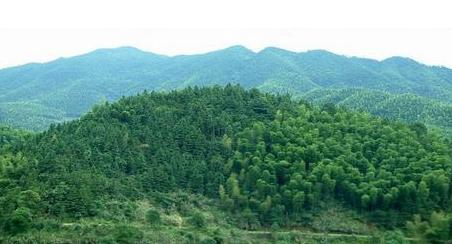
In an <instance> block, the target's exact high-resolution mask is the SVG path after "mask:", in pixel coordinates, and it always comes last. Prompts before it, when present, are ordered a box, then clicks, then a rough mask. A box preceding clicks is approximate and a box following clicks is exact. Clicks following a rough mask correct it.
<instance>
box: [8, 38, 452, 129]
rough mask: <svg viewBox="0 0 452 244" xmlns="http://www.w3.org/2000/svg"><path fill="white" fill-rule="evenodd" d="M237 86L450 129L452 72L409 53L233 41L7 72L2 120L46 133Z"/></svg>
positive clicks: (111, 53)
mask: <svg viewBox="0 0 452 244" xmlns="http://www.w3.org/2000/svg"><path fill="white" fill-rule="evenodd" d="M228 83H237V84H240V85H242V86H243V87H245V88H252V87H256V88H259V89H261V90H263V91H269V92H273V93H290V94H292V95H294V96H295V97H297V98H306V99H308V100H310V101H313V102H318V103H325V102H332V103H336V104H339V105H344V106H346V107H350V108H353V109H359V110H365V111H368V112H371V113H373V114H376V115H380V116H383V117H388V118H391V119H402V120H405V121H408V122H423V123H426V124H427V125H428V126H430V127H435V128H439V129H440V130H441V131H443V132H446V133H448V131H449V130H450V127H451V125H452V121H451V120H452V70H450V69H448V68H445V67H434V66H426V65H423V64H420V63H418V62H416V61H414V60H411V59H409V58H402V57H392V58H388V59H385V60H383V61H376V60H371V59H364V58H357V57H346V56H341V55H336V54H334V53H330V52H328V51H323V50H315V51H307V52H302V53H295V52H291V51H287V50H283V49H279V48H273V47H270V48H266V49H264V50H262V51H260V52H257V53H256V52H253V51H251V50H249V49H247V48H245V47H242V46H233V47H229V48H226V49H223V50H218V51H214V52H210V53H206V54H199V55H180V56H174V57H169V56H165V55H158V54H154V53H149V52H144V51H141V50H139V49H136V48H133V47H121V48H115V49H99V50H96V51H93V52H90V53H87V54H84V55H80V56H75V57H71V58H61V59H57V60H55V61H52V62H49V63H44V64H27V65H23V66H18V67H13V68H7V69H2V70H0V94H1V95H0V122H2V123H6V124H10V125H13V126H16V127H20V128H27V129H33V130H43V129H45V128H47V127H48V126H49V124H50V123H55V122H61V121H65V120H70V119H74V118H78V117H79V116H80V115H82V114H83V113H85V112H87V111H88V110H89V109H90V108H91V107H92V106H93V105H94V104H98V103H100V102H102V101H107V100H108V101H111V100H116V99H118V98H120V97H121V96H126V95H131V94H136V93H138V92H140V91H143V90H145V89H146V90H163V91H169V90H172V89H181V88H184V87H187V86H195V85H196V86H210V85H225V84H228Z"/></svg>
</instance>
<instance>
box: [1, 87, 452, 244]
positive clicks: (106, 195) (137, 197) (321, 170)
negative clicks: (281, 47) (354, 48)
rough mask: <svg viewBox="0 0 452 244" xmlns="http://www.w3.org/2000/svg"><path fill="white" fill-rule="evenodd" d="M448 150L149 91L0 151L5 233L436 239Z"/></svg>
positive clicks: (415, 136) (449, 196) (249, 99)
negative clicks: (377, 232)
mask: <svg viewBox="0 0 452 244" xmlns="http://www.w3.org/2000/svg"><path fill="white" fill-rule="evenodd" d="M451 148H452V147H451V145H450V142H448V141H447V140H445V139H444V138H443V137H441V136H440V135H438V134H436V133H431V132H428V131H427V129H426V128H425V126H423V125H422V124H412V125H407V124H404V123H400V122H390V121H387V120H383V119H379V118H377V117H373V116H371V115H369V114H367V113H359V112H350V111H348V110H346V109H342V108H338V107H335V106H333V105H331V104H329V105H325V106H323V107H312V106H310V105H309V104H306V103H303V102H296V101H294V100H292V99H290V97H289V96H280V95H278V96H275V95H269V94H264V93H261V92H259V91H258V90H256V89H252V90H248V91H247V90H244V89H243V88H240V87H238V86H231V85H228V86H226V87H225V88H221V87H213V88H197V87H195V88H187V89H183V90H180V91H172V92H169V93H158V92H144V93H142V94H140V95H137V96H131V97H124V98H121V99H120V100H119V101H118V102H115V103H105V104H103V105H98V106H96V107H94V108H93V110H92V111H91V112H89V113H87V114H86V115H84V116H83V117H82V118H80V119H77V120H75V121H72V122H67V123H63V124H58V125H53V126H51V127H50V128H49V129H48V130H46V131H44V132H42V133H38V134H36V135H33V136H31V137H26V138H25V139H24V141H20V142H17V143H14V142H13V143H10V144H9V145H8V146H7V147H3V149H2V153H1V155H2V156H1V157H0V184H1V187H0V196H1V197H0V223H1V231H2V235H3V236H5V238H8V240H10V241H11V242H13V241H17V242H19V243H20V242H21V241H25V240H52V241H55V240H73V239H78V238H79V237H81V236H83V238H88V239H85V240H87V241H89V240H91V241H92V242H94V241H106V240H110V241H111V242H121V240H122V239H121V238H125V239H126V240H135V241H136V242H139V241H140V240H142V241H145V240H148V241H149V240H151V239H152V238H158V237H159V236H160V238H163V237H162V235H164V236H166V237H167V238H170V239H165V240H164V239H161V240H162V241H167V242H175V243H177V242H182V241H184V242H190V240H191V241H193V240H194V242H199V241H202V240H204V239H206V240H207V239H210V240H211V241H214V242H215V238H220V239H221V238H223V240H234V238H236V239H235V240H236V241H237V242H244V241H246V240H255V241H259V240H260V239H261V238H264V239H263V241H265V240H267V241H269V239H267V237H268V236H267V234H266V232H265V231H262V229H263V228H272V229H274V230H275V231H276V232H274V233H275V235H277V233H278V232H277V230H278V229H279V228H284V229H286V230H288V229H293V228H309V229H311V230H312V229H314V230H323V231H336V232H339V233H343V234H341V235H339V234H338V236H337V237H344V238H348V237H347V236H346V233H354V234H358V233H361V235H364V236H363V237H362V238H364V239H365V240H367V241H368V242H369V243H372V242H373V241H375V240H374V239H372V238H374V237H373V236H372V235H373V234H371V232H370V230H369V227H368V225H374V226H376V227H378V228H379V229H380V228H381V229H382V230H385V229H386V228H389V229H390V228H395V227H397V228H403V227H404V226H405V222H406V221H408V220H410V221H412V223H411V224H410V230H415V229H416V228H423V230H427V229H428V228H430V227H429V226H431V228H432V231H433V232H432V231H430V229H428V230H429V232H428V233H441V234H437V235H428V234H425V236H427V238H430V239H431V240H445V239H444V238H446V239H447V238H450V237H451V234H452V233H450V230H449V229H448V228H449V222H447V221H449V219H448V217H444V218H443V219H445V221H446V222H444V221H443V220H441V221H443V222H444V223H447V225H439V226H440V227H439V228H437V227H436V226H437V223H443V222H438V221H436V219H441V218H437V217H434V218H433V221H432V220H430V219H429V218H430V216H431V215H432V214H436V213H437V212H434V211H443V212H446V213H447V212H450V206H452V187H451V179H452V160H451V157H452V151H451ZM327 209H336V210H333V211H332V212H325V214H323V215H322V212H323V211H327ZM335 213H343V215H342V216H340V217H338V218H339V219H340V221H337V222H331V221H333V220H334V215H335ZM415 214H418V215H419V217H416V218H418V219H417V220H416V219H413V215H415ZM353 216H355V217H353ZM435 216H437V215H435ZM438 216H442V215H438ZM341 221H342V222H343V223H348V224H345V225H344V224H342V225H341V224H338V223H340V222H341ZM347 221H349V222H347ZM450 222H452V221H450ZM162 223H163V224H162ZM156 226H157V227H156ZM422 226H424V227H425V226H427V227H425V228H424V227H422ZM451 226H452V225H451ZM322 228H323V229H322ZM195 230H196V231H195ZM252 230H254V231H255V232H252ZM259 231H260V232H259ZM444 231H446V232H444ZM152 233H154V234H152ZM165 233H166V234H165ZM190 233H191V234H190ZM193 233H196V234H193ZM253 233H254V234H253ZM259 233H260V234H259ZM444 233H446V234H444ZM194 235H196V236H194ZM250 235H251V236H253V235H254V237H250ZM282 235H283V234H282ZM283 236H284V238H289V239H287V240H286V241H290V240H292V241H294V240H296V238H300V237H296V235H295V234H294V235H292V234H290V233H285V234H284V235H283ZM395 236H400V235H398V234H397V233H396V234H395ZM311 237H312V238H317V237H315V236H310V238H311ZM423 237H424V236H422V238H423ZM30 238H31V239H30ZM33 238H34V239H33ZM58 238H61V239H58ZM89 238H92V239H89ZM171 238H175V239H171ZM241 238H242V239H241ZM272 238H276V237H275V236H273V237H272ZM291 238H292V239H291ZM388 238H389V237H388ZM391 238H393V237H391ZM394 238H396V237H394ZM397 238H398V237H397ZM5 240H6V239H5ZM152 240H156V239H152ZM372 240H373V241H372ZM402 240H403V237H402ZM349 241H350V240H349ZM131 242H132V243H133V242H134V241H131ZM364 242H365V241H364ZM206 243H207V242H206Z"/></svg>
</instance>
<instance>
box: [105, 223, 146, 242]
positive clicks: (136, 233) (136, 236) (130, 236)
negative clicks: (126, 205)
mask: <svg viewBox="0 0 452 244" xmlns="http://www.w3.org/2000/svg"><path fill="white" fill-rule="evenodd" d="M113 236H114V238H115V240H116V241H117V242H119V243H138V242H140V241H141V240H142V239H143V237H144V234H143V232H142V231H141V230H139V229H137V228H135V227H133V226H128V225H121V226H118V227H117V228H116V229H115V232H114V234H113Z"/></svg>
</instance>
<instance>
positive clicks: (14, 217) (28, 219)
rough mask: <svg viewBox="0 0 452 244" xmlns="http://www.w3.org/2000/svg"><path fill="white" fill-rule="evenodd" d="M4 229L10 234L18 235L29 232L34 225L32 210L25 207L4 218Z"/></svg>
mask: <svg viewBox="0 0 452 244" xmlns="http://www.w3.org/2000/svg"><path fill="white" fill-rule="evenodd" d="M2 225H3V226H2V229H3V231H5V232H6V233H9V234H13V235H15V234H18V233H22V232H25V231H27V230H28V229H29V228H30V227H31V225H32V214H31V210H30V209H28V208H25V207H21V208H18V209H16V210H14V211H13V212H12V213H11V214H9V215H7V216H6V217H4V220H3V224H2Z"/></svg>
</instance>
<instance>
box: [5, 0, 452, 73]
mask: <svg viewBox="0 0 452 244" xmlns="http://www.w3.org/2000/svg"><path fill="white" fill-rule="evenodd" d="M450 2H452V1H448V0H425V1H420V0H397V1H396V0H392V1H389V0H379V1H371V0H341V1H338V0H316V1H313V0H312V1H300V0H278V1H276V0H273V1H269V0H256V1H252V0H248V1H247V0H241V1H239V0H190V1H188V0H165V1H163V0H161V1H151V0H148V1H138V0H123V1H118V0H108V1H107V0H97V1H94V0H91V1H88V0H77V1H68V0H40V1H34V0H14V1H12V0H2V1H0V68H2V67H9V66H13V65H19V64H24V63H28V62H46V61H50V60H53V59H55V58H58V57H61V56H63V57H68V56H73V55H77V54H82V53H85V52H89V51H92V50H94V49H97V48H107V47H118V46H134V47H137V48H140V49H143V50H145V51H151V52H156V53H160V54H168V55H176V54H193V53H202V52H207V51H212V50H216V49H221V48H225V47H228V46H232V45H244V46H246V47H248V48H250V49H252V50H254V51H259V50H260V49H262V48H264V47H267V46H276V47H281V48H285V49H289V50H293V51H306V50H311V49H326V50H329V51H332V52H336V53H339V54H345V55H350V56H361V57H369V58H375V59H384V58H387V57H390V56H396V55H397V56H407V57H411V58H414V59H416V60H418V61H420V62H423V63H426V64H431V65H444V66H448V67H452V3H450Z"/></svg>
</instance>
